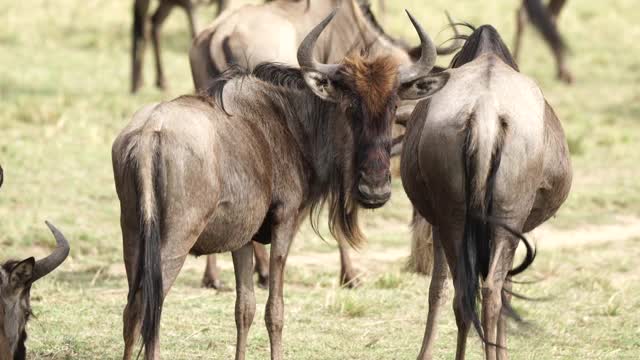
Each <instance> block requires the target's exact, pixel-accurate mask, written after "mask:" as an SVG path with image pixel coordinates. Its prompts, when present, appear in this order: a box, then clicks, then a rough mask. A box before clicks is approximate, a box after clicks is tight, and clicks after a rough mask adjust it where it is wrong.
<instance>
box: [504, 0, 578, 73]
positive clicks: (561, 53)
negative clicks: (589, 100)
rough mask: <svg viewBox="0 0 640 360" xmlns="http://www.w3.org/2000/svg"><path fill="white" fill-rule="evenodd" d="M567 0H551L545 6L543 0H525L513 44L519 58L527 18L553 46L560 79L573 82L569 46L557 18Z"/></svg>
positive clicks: (514, 54)
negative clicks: (568, 59) (561, 34)
mask: <svg viewBox="0 0 640 360" xmlns="http://www.w3.org/2000/svg"><path fill="white" fill-rule="evenodd" d="M565 2H566V0H550V1H549V5H548V6H547V7H546V8H545V6H544V5H543V3H542V0H523V1H522V5H521V6H520V8H519V9H518V10H517V14H516V24H517V29H516V37H515V41H514V46H513V57H514V58H515V59H516V61H517V59H518V56H519V55H520V45H521V43H522V34H523V32H524V27H525V25H526V23H527V18H528V19H529V20H530V21H531V23H532V24H533V25H534V26H535V27H536V28H537V29H538V30H539V31H540V33H541V34H542V36H543V37H544V39H545V41H546V42H547V44H548V45H549V47H550V48H551V51H552V52H553V56H554V58H555V61H556V68H557V76H558V79H560V80H562V81H564V82H566V83H571V82H572V81H573V76H572V75H571V71H569V68H568V66H567V64H566V55H567V46H566V44H565V42H564V40H563V39H562V37H561V36H560V33H559V32H558V27H557V19H558V15H559V14H560V10H562V7H563V6H564V4H565Z"/></svg>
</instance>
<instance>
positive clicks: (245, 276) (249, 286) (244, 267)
mask: <svg viewBox="0 0 640 360" xmlns="http://www.w3.org/2000/svg"><path fill="white" fill-rule="evenodd" d="M232 254H233V268H234V270H235V275H236V330H237V338H236V360H244V357H245V350H246V348H247V335H248V334H249V328H250V327H251V323H252V322H253V317H254V315H255V314H256V298H255V294H254V292H253V245H252V244H251V243H249V244H246V245H245V246H243V247H242V248H240V249H239V250H236V251H234V252H233V253H232Z"/></svg>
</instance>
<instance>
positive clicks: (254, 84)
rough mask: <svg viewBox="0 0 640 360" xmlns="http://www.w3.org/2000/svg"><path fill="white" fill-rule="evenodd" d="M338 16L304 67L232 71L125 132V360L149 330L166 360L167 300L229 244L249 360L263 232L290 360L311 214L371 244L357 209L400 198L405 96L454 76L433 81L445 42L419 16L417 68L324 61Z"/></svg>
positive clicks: (240, 347)
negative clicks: (299, 247) (396, 168)
mask: <svg viewBox="0 0 640 360" xmlns="http://www.w3.org/2000/svg"><path fill="white" fill-rule="evenodd" d="M334 15H335V12H334V13H331V14H330V15H329V16H328V17H327V18H326V19H325V20H323V21H322V22H321V23H320V24H318V25H317V26H316V27H315V28H313V30H312V31H311V32H310V33H309V34H308V35H307V37H306V38H305V39H304V40H303V41H302V43H301V44H300V47H299V49H298V64H299V65H300V68H299V69H298V68H293V67H288V66H284V65H278V64H273V63H266V64H262V65H259V66H257V67H256V68H255V69H254V70H253V71H251V72H250V73H249V74H247V73H246V72H244V71H243V70H238V69H237V68H232V69H231V70H229V71H227V72H225V73H224V74H222V75H221V77H220V78H218V80H217V81H216V82H215V83H214V84H213V85H212V86H211V87H210V88H209V89H208V90H207V91H206V92H205V93H201V95H199V96H182V97H179V98H177V99H175V100H172V101H169V102H165V103H161V104H154V105H149V106H146V107H144V108H143V109H141V110H139V111H138V112H137V113H136V114H135V115H134V116H133V119H132V121H131V122H130V124H129V125H128V126H127V127H126V128H125V129H124V130H123V131H122V132H121V133H120V135H119V136H118V137H117V138H116V140H115V142H114V144H113V150H112V157H113V168H114V177H115V183H116V190H117V193H118V198H119V199H120V205H121V227H122V234H123V248H124V261H125V267H126V271H127V280H128V282H129V297H128V301H127V306H126V307H125V310H124V339H125V352H124V358H125V359H129V358H130V357H131V355H132V352H133V350H134V349H133V347H134V346H135V343H136V339H137V337H138V336H139V335H142V339H143V344H144V346H145V357H146V358H147V359H155V358H157V357H158V356H159V341H158V332H159V324H160V314H161V310H162V303H163V301H164V297H165V296H166V294H167V292H168V291H169V289H170V288H171V285H172V284H173V282H174V280H175V278H176V276H177V275H178V272H179V271H180V268H181V267H182V265H183V263H184V260H185V258H186V256H187V255H188V254H189V253H191V254H195V255H200V254H210V253H215V252H226V251H232V252H233V253H232V254H233V262H234V268H235V275H236V294H237V297H236V326H237V346H236V358H237V359H243V358H244V354H245V347H246V341H247V334H248V330H249V327H250V325H251V323H252V321H253V316H254V314H255V298H254V293H253V283H252V276H251V275H252V272H253V254H252V253H253V248H252V246H251V241H252V239H254V240H256V241H260V242H263V243H271V259H270V269H269V270H270V276H269V298H268V301H267V306H266V312H265V321H266V325H267V330H268V332H269V338H270V343H271V357H272V359H281V358H282V355H283V350H282V327H283V306H284V304H283V299H282V294H283V275H284V273H283V271H284V266H285V262H286V259H287V254H288V251H289V246H290V244H291V240H292V238H293V236H294V234H295V232H296V230H297V229H298V227H299V225H300V223H301V221H302V220H303V219H304V218H305V217H306V216H307V214H309V213H311V214H314V213H317V211H318V210H319V209H320V208H321V207H322V205H323V204H327V206H328V208H329V228H330V229H331V231H332V233H333V234H334V236H336V237H337V238H344V239H347V240H348V241H349V242H350V244H352V245H353V246H358V245H360V244H361V243H362V242H363V236H362V233H361V231H360V228H359V226H358V220H357V219H358V210H359V209H360V207H365V208H377V207H379V206H382V205H383V204H384V203H385V202H386V201H387V200H388V199H389V197H390V195H391V184H390V182H391V179H390V174H389V157H390V149H391V125H392V121H393V112H394V110H395V104H396V98H397V97H400V98H416V97H421V96H426V95H428V94H432V93H434V92H435V91H437V90H438V89H439V88H440V87H441V86H442V85H443V84H444V83H445V82H446V77H444V76H442V75H426V76H425V75H424V74H427V73H428V72H429V70H430V69H431V68H432V67H433V65H434V63H435V59H436V49H435V46H434V45H433V42H432V41H431V39H430V38H429V37H428V35H427V34H426V33H425V32H424V30H423V29H422V27H421V26H420V25H419V24H418V23H417V22H416V21H415V19H413V18H411V20H412V22H413V24H414V26H415V28H416V30H417V32H418V34H419V36H420V39H421V41H422V45H423V46H422V48H423V49H422V55H421V58H420V60H419V61H417V62H416V63H415V64H412V65H411V66H406V67H400V68H398V65H397V64H396V63H395V62H394V61H393V59H391V58H390V57H388V56H383V57H367V56H361V55H352V56H350V57H347V58H345V59H343V60H342V61H341V62H340V63H339V64H323V63H319V62H317V61H316V60H315V59H314V58H313V52H314V46H315V43H316V41H317V39H318V37H319V36H320V34H321V33H322V31H323V29H324V28H325V27H326V26H327V24H328V23H329V22H330V21H331V19H332V18H333V16H334ZM312 218H314V216H313V215H312Z"/></svg>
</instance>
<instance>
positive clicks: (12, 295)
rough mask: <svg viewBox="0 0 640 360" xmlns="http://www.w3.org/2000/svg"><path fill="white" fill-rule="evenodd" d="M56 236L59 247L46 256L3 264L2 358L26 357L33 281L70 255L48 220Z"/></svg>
mask: <svg viewBox="0 0 640 360" xmlns="http://www.w3.org/2000/svg"><path fill="white" fill-rule="evenodd" d="M46 224H47V226H48V227H49V229H50V230H51V232H52V233H53V236H54V237H55V239H56V243H57V246H56V249H55V250H54V251H53V252H52V253H51V254H50V255H49V256H47V257H45V258H44V259H41V260H38V261H36V260H35V259H34V258H33V257H29V258H27V259H24V260H22V261H14V260H10V261H7V262H5V263H3V264H0V359H15V360H17V359H25V358H26V348H25V340H26V339H27V333H26V329H25V327H26V324H27V321H28V320H29V317H30V316H31V305H30V301H29V300H30V291H31V284H33V283H34V282H35V281H37V280H38V279H40V278H42V277H43V276H45V275H47V274H48V273H50V272H51V271H53V270H54V269H55V268H56V267H58V266H59V265H60V264H62V262H63V261H64V260H65V259H66V258H67V255H69V243H68V242H67V240H66V239H65V237H64V235H62V233H61V232H60V231H59V230H58V229H56V228H55V227H54V226H53V225H51V224H50V223H49V222H47V223H46Z"/></svg>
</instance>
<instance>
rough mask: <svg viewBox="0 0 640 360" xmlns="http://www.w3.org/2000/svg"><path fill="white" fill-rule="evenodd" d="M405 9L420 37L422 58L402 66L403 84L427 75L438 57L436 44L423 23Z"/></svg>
mask: <svg viewBox="0 0 640 360" xmlns="http://www.w3.org/2000/svg"><path fill="white" fill-rule="evenodd" d="M405 11H406V12H407V15H409V19H410V20H411V23H412V24H413V27H414V28H415V29H416V32H417V33H418V37H420V47H421V52H420V59H419V60H418V61H416V62H415V63H413V64H411V65H408V66H404V67H402V68H400V83H401V84H404V83H407V82H411V81H412V80H415V79H416V78H419V77H421V76H425V75H427V74H428V73H429V71H431V69H432V68H433V66H434V65H435V63H436V57H437V50H436V46H435V45H434V44H433V41H432V40H431V38H430V37H429V35H427V32H426V31H424V28H423V27H422V25H420V23H418V21H417V20H416V19H415V18H414V17H413V15H411V13H410V12H409V11H408V10H405Z"/></svg>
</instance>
